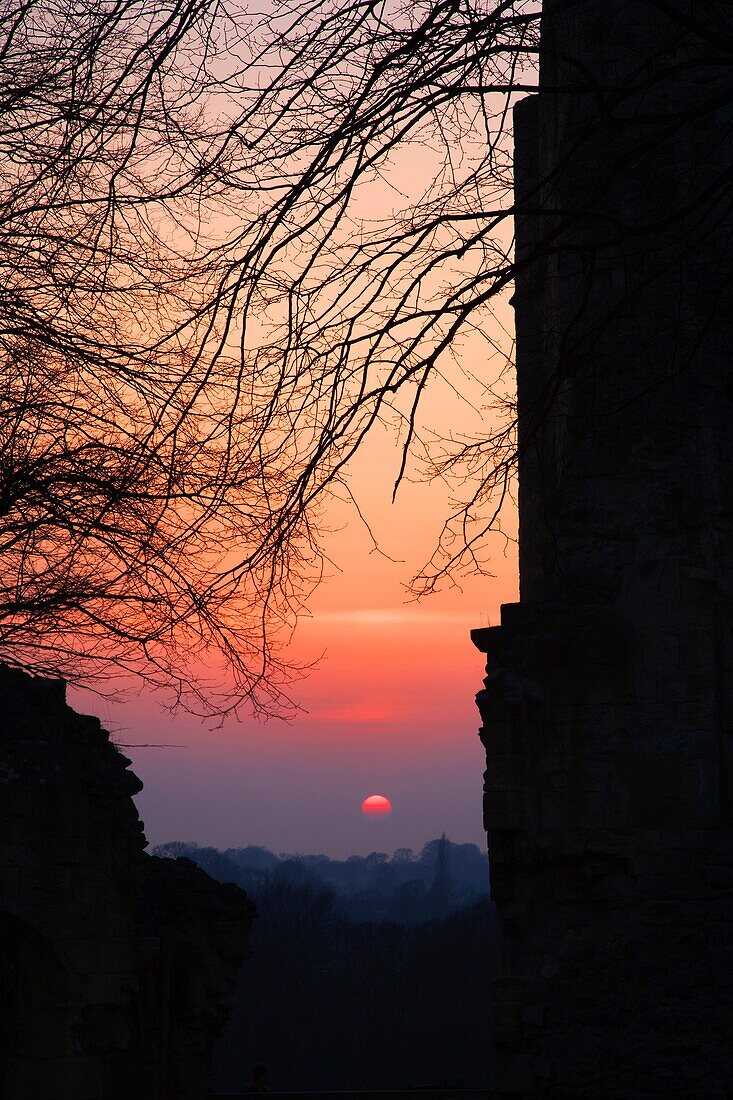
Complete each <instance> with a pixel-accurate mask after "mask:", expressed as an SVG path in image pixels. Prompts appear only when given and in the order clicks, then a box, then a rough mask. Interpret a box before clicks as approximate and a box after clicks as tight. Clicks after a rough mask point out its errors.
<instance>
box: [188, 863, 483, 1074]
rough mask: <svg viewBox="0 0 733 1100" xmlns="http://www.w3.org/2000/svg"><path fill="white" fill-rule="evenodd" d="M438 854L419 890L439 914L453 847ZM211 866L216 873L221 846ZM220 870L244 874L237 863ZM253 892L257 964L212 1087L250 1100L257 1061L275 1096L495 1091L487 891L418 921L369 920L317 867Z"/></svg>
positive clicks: (243, 978)
mask: <svg viewBox="0 0 733 1100" xmlns="http://www.w3.org/2000/svg"><path fill="white" fill-rule="evenodd" d="M426 848H427V850H428V852H429V853H430V858H432V861H433V870H432V872H431V873H430V874H429V875H427V876H426V878H427V883H426V885H425V889H424V893H421V892H420V891H419V890H417V888H414V889H415V891H416V892H417V893H418V894H419V895H420V897H422V899H423V905H424V913H425V914H426V915H429V914H430V912H431V908H430V906H431V905H437V904H443V901H444V899H443V901H441V899H440V898H439V897H438V899H437V900H436V893H437V894H439V892H440V886H441V877H445V872H446V868H445V854H446V848H445V845H444V846H443V848H442V853H441V848H440V845H438V844H437V843H434V844H433V846H432V848H431V847H430V846H426ZM199 851H202V850H199ZM191 854H193V855H194V856H195V854H196V853H195V851H193V852H192V853H191ZM205 858H206V860H207V868H208V870H209V871H210V873H216V868H215V866H214V864H215V860H214V858H213V855H212V850H208V853H207V855H206V856H205ZM427 858H428V857H426V862H427ZM397 862H398V863H399V862H400V860H399V859H398V861H397ZM454 862H457V861H455V860H454ZM382 866H383V864H382ZM218 869H219V873H220V874H222V875H223V876H226V875H227V874H231V862H230V861H228V860H223V861H222V862H221V863H220V865H219V868H218ZM362 871H363V868H362ZM382 875H383V879H384V878H385V872H382ZM455 878H457V874H456V876H454V881H455ZM436 881H437V884H438V888H437V890H436V885H435V884H436ZM249 891H250V895H251V896H252V897H253V900H254V901H255V903H256V905H257V909H258V913H259V916H258V918H257V920H256V921H255V928H254V932H253V935H252V957H251V958H250V959H249V960H248V961H247V962H246V963H245V965H244V967H243V968H242V971H241V973H240V979H239V985H238V989H237V1000H236V1006H235V1008H234V1011H233V1012H232V1015H231V1017H230V1019H229V1022H228V1024H227V1026H226V1029H225V1031H224V1033H223V1035H222V1037H221V1039H220V1040H219V1042H218V1044H217V1046H216V1048H215V1051H214V1062H213V1073H212V1077H211V1089H212V1091H214V1092H221V1093H245V1094H246V1093H247V1091H248V1089H249V1088H250V1087H252V1085H253V1083H254V1081H253V1071H252V1067H253V1066H254V1067H255V1068H257V1069H261V1068H262V1067H264V1066H267V1067H268V1073H267V1076H266V1078H262V1082H261V1083H262V1084H263V1085H264V1084H266V1085H267V1087H268V1088H269V1089H271V1090H272V1092H273V1093H277V1092H287V1091H293V1092H300V1091H304V1092H305V1091H309V1090H310V1091H312V1090H324V1091H327V1090H347V1091H351V1090H367V1089H373V1090H379V1089H385V1090H390V1089H404V1088H413V1089H421V1090H422V1089H430V1088H432V1089H445V1088H448V1087H450V1088H453V1087H455V1086H464V1087H468V1088H472V1089H485V1088H487V1087H488V1085H489V1080H490V1072H491V1021H490V988H491V976H492V974H493V973H494V972H495V969H496V965H497V958H496V956H497V944H498V929H497V922H496V915H495V911H494V907H493V905H492V904H491V902H490V901H489V900H488V898H487V897H486V896H484V897H483V898H482V899H481V900H478V901H474V902H473V903H470V904H468V905H463V906H459V907H458V908H454V909H453V911H452V912H449V913H448V915H447V916H445V917H443V918H436V917H433V918H432V919H428V920H424V921H423V922H421V923H420V922H415V915H416V914H415V909H414V908H410V907H408V906H406V907H405V910H404V911H405V915H406V917H408V919H409V923H408V922H400V921H399V920H396V919H392V920H381V921H379V920H371V921H358V920H354V919H353V911H352V915H351V919H349V917H348V916H347V913H346V912H345V909H346V910H348V909H349V905H348V901H349V899H348V897H347V898H346V899H345V900H346V902H347V904H346V906H344V905H343V901H344V898H342V897H341V896H339V895H337V894H336V893H335V892H334V891H333V890H331V889H330V888H329V887H328V886H326V885H324V884H323V882H322V881H319V880H318V879H317V878H315V876H314V875H313V874H312V873H311V872H310V870H309V868H308V864H307V862H305V861H300V862H298V861H281V862H280V864H279V865H278V866H276V867H275V868H274V869H271V870H268V871H266V872H264V873H263V874H262V876H261V877H260V878H259V880H258V881H257V882H256V883H254V884H252V882H250V884H249ZM398 893H399V888H398ZM388 898H389V895H382V896H381V902H380V904H382V905H388ZM372 902H373V903H374V904H376V902H374V898H373V897H372ZM393 911H394V912H396V911H398V910H393Z"/></svg>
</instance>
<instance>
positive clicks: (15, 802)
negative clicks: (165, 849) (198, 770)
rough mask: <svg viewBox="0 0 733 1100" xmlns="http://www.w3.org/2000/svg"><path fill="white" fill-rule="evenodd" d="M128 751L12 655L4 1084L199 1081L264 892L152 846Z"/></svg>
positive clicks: (4, 731)
mask: <svg viewBox="0 0 733 1100" xmlns="http://www.w3.org/2000/svg"><path fill="white" fill-rule="evenodd" d="M129 763H130V761H129V760H128V759H126V757H124V756H123V755H122V754H121V753H120V752H119V750H118V749H116V748H115V746H114V745H113V744H112V743H111V742H110V740H109V736H108V734H107V733H106V731H105V730H103V729H102V728H101V726H100V723H99V721H98V720H97V719H96V718H91V717H88V716H85V715H80V714H77V713H75V712H74V711H73V710H71V708H70V707H68V706H67V705H66V702H65V687H64V685H63V684H62V683H60V682H57V681H48V680H41V679H32V678H30V677H28V676H26V675H24V674H23V673H21V672H17V671H14V670H10V669H7V668H0V930H1V934H0V987H1V988H2V997H3V1008H4V1011H3V1014H2V1023H1V1024H0V1095H3V1096H7V1097H9V1098H15V1097H17V1098H19V1100H20V1098H21V1097H22V1098H23V1100H35V1098H38V1100H66V1098H67V1097H68V1098H70V1097H74V1100H101V1098H102V1097H103V1098H104V1100H116V1098H118V1097H119V1098H120V1100H122V1098H123V1097H124V1098H129V1097H145V1100H148V1098H150V1100H158V1098H160V1100H163V1098H165V1100H173V1098H176V1100H179V1098H181V1100H185V1098H194V1097H200V1096H201V1095H202V1094H203V1090H204V1083H205V1075H206V1060H207V1057H208V1054H209V1051H210V1049H211V1045H212V1043H213V1041H214V1038H215V1037H216V1035H217V1033H218V1031H219V1029H220V1027H221V1025H222V1024H223V1022H224V1019H225V1016H226V1012H227V1009H228V1005H229V1001H230V998H231V997H232V995H233V992H234V984H235V980H236V975H237V971H238V969H239V966H240V964H241V962H242V960H243V958H244V957H245V955H246V953H247V942H248V933H249V928H250V925H251V920H252V916H253V906H252V904H251V903H250V902H249V901H248V900H247V898H246V895H245V894H244V893H243V891H241V890H239V889H238V888H237V887H234V886H223V885H220V884H219V883H215V882H214V881H213V880H212V879H210V878H209V876H208V875H206V874H205V873H204V872H203V871H201V870H200V869H199V868H197V867H196V866H195V864H193V863H192V862H190V861H189V860H182V859H180V860H167V859H158V858H156V857H153V856H148V855H147V854H146V853H145V851H144V849H145V847H146V840H145V836H144V834H143V825H142V822H141V821H140V820H139V818H138V814H137V810H136V808H135V805H134V803H133V801H132V796H133V795H135V794H136V793H137V792H138V791H139V790H140V789H141V786H142V784H141V783H140V781H139V780H138V779H137V777H136V776H135V775H133V774H132V772H130V771H129V769H128V765H129Z"/></svg>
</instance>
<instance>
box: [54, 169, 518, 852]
mask: <svg viewBox="0 0 733 1100" xmlns="http://www.w3.org/2000/svg"><path fill="white" fill-rule="evenodd" d="M414 157H415V150H414V149H412V150H410V151H409V157H408V158H407V159H406V161H405V163H404V164H402V165H400V164H398V165H397V168H396V178H398V179H399V181H400V187H401V190H400V195H399V196H398V198H399V202H400V203H402V202H404V201H407V200H406V196H407V195H409V193H410V190H411V186H413V185H415V181H416V180H417V176H416V175H414V174H415V172H416V169H415V164H414ZM430 169H431V164H430V163H429V162H428V161H426V167H425V171H426V172H427V173H428V175H429V174H430V171H429V170H430ZM423 174H424V173H423ZM411 180H412V181H413V182H412V184H411ZM417 191H419V187H417ZM380 203H381V204H382V205H383V196H382V197H381V198H380V193H379V192H378V190H377V191H376V192H373V193H372V192H370V193H369V195H368V197H367V202H366V206H365V210H366V213H367V214H368V213H369V212H370V210H371V212H373V213H375V212H376V211H377V210H378V208H379V207H380ZM512 333H513V317H512V315H511V310H510V307H509V305H508V302H507V301H506V300H501V301H499V302H498V304H497V306H496V307H495V312H494V313H493V314H492V315H491V316H489V317H487V319H486V323H485V328H484V331H479V329H478V326H477V324H476V323H474V325H473V326H472V327H471V329H470V331H469V332H468V334H467V335H465V336H463V337H462V338H461V341H460V343H459V342H456V344H455V345H454V346H453V347H452V348H451V353H450V356H449V361H448V364H447V366H446V367H445V371H446V379H445V380H443V379H441V378H440V377H436V378H435V379H434V380H433V381H432V382H431V384H430V385H429V386H428V390H427V392H426V395H425V398H424V411H423V418H424V423H425V424H426V425H427V426H429V427H430V428H431V429H433V430H434V431H435V432H437V433H440V434H442V435H443V436H445V437H453V438H456V437H461V436H462V435H465V434H471V433H473V434H475V433H478V434H481V433H482V432H483V431H484V430H485V429H486V427H487V420H490V419H492V418H493V414H492V413H491V412H488V411H487V408H486V402H487V392H486V389H485V387H486V386H491V385H492V384H494V383H495V382H496V379H497V377H498V376H499V374H500V373H501V370H502V367H503V366H504V365H505V364H506V360H507V357H508V356H510V355H511V341H512ZM456 390H459V391H460V392H461V394H462V395H463V396H462V397H459V396H458V395H457V393H456V392H455V391H456ZM400 458H401V450H400V448H399V446H398V444H397V442H396V441H395V439H394V437H393V436H392V435H390V434H389V433H388V431H387V430H381V429H380V430H379V431H378V432H377V433H376V434H375V435H374V436H373V437H372V438H371V439H370V440H369V441H368V444H367V446H366V447H365V448H364V449H363V450H362V451H361V452H360V453H359V456H358V459H357V461H356V462H355V464H354V467H353V469H352V474H351V482H350V489H351V491H352V492H353V493H354V495H355V497H356V499H357V500H358V502H359V507H360V510H361V512H362V514H363V515H364V516H365V518H366V519H367V521H368V523H369V527H370V530H371V531H372V533H373V534H374V536H375V537H376V539H377V541H378V543H379V547H380V550H381V551H382V552H381V553H380V552H375V551H374V546H373V541H372V538H371V536H370V534H369V532H368V531H367V530H366V529H365V527H364V526H363V524H362V523H360V521H359V519H358V517H357V515H356V514H355V513H354V511H353V510H349V509H348V508H347V506H346V505H343V504H338V503H336V502H334V503H333V504H332V505H331V506H330V507H329V508H328V509H327V510H326V514H325V518H324V522H325V526H326V527H328V528H329V530H330V531H331V533H330V534H329V535H328V537H327V538H326V541H325V550H326V553H327V555H328V558H329V559H330V561H331V562H332V563H333V564H332V565H331V566H329V567H328V569H327V574H326V578H325V580H324V581H323V583H322V584H321V586H320V588H319V589H318V590H317V591H316V593H315V595H314V597H313V598H312V599H311V600H310V601H309V608H308V610H309V617H304V618H303V619H301V621H300V623H299V625H298V628H297V630H296V632H295V636H294V640H293V643H292V648H291V651H290V654H288V655H289V656H291V657H292V659H293V661H295V662H304V663H310V662H313V661H316V662H317V663H316V667H315V668H314V669H313V670H312V671H311V672H309V674H308V675H307V677H306V678H305V679H303V680H302V681H300V682H299V683H297V684H295V685H294V686H293V689H292V692H291V694H292V697H293V698H294V700H295V702H296V703H297V704H298V705H299V706H300V707H301V708H302V710H301V712H300V713H299V714H298V716H297V717H296V718H295V719H294V721H292V722H291V723H284V722H281V721H278V720H274V721H271V722H269V723H267V724H265V725H262V724H260V723H258V722H256V721H254V720H252V719H250V720H247V719H246V718H243V719H242V720H241V721H234V720H231V721H228V722H226V723H225V724H224V726H223V727H222V728H221V729H218V730H216V729H215V730H212V729H210V728H207V727H206V726H204V725H202V724H201V723H200V722H199V721H198V720H196V719H193V718H191V717H190V716H187V715H185V714H183V715H178V716H177V717H175V718H173V719H171V718H169V717H168V716H167V715H166V714H165V712H162V711H161V710H160V708H159V707H158V706H157V704H156V702H155V700H154V699H153V698H151V697H150V696H148V695H147V694H146V693H145V692H143V693H141V694H140V695H138V696H136V697H135V698H133V699H131V700H129V701H128V702H127V703H125V704H112V703H110V702H108V701H105V700H100V699H99V698H98V697H96V696H91V695H89V694H83V693H81V694H79V695H78V696H74V697H73V698H71V699H70V701H71V702H72V705H75V706H76V707H77V709H80V710H86V711H88V712H91V713H95V714H98V715H99V717H100V718H101V719H102V721H103V724H104V725H105V726H106V728H107V729H109V730H110V731H111V733H112V734H113V736H114V738H115V739H116V740H117V741H118V742H119V743H120V744H123V745H126V746H130V747H126V748H125V749H124V751H125V753H126V755H128V756H129V757H130V758H131V759H132V761H133V769H134V771H135V773H136V774H137V775H138V776H139V777H140V779H141V780H142V781H143V783H144V789H143V791H142V792H141V794H140V795H139V796H138V797H137V799H136V802H137V805H138V808H139V810H140V813H141V816H142V818H143V821H144V822H145V826H146V835H147V837H148V840H149V842H150V843H151V844H158V843H163V842H166V841H170V840H184V841H194V842H196V843H198V844H201V845H213V846H216V847H219V848H227V847H238V846H245V845H248V844H261V845H264V846H265V847H267V848H270V849H271V850H273V851H275V852H302V853H321V852H322V853H325V854H326V855H329V856H331V857H336V858H338V857H345V856H348V855H351V854H362V855H364V854H368V853H369V852H371V851H375V850H376V851H386V852H391V851H393V850H394V849H395V848H398V847H411V848H414V849H416V850H419V849H420V848H421V847H422V845H423V844H424V843H425V842H426V841H428V840H430V839H433V838H434V837H436V836H439V835H440V834H441V833H442V832H445V833H447V835H448V836H449V837H450V839H451V840H454V841H456V842H458V843H463V842H473V843H476V844H479V845H481V846H482V847H484V848H485V846H486V835H485V833H484V831H483V828H482V820H481V816H482V782H483V771H484V769H485V766H486V765H485V754H484V751H483V749H482V746H481V743H480V741H479V739H478V735H477V730H478V725H479V720H478V713H477V710H476V707H475V703H474V696H475V694H476V692H477V691H478V690H479V689H480V687H481V681H482V678H483V675H484V664H483V658H482V656H481V654H479V653H478V652H477V650H475V648H474V647H473V646H472V644H471V641H470V636H469V634H470V630H471V629H472V628H474V627H478V626H486V625H491V624H496V623H498V622H499V616H500V610H499V609H500V605H501V604H502V603H506V602H511V601H513V600H515V599H517V588H518V580H517V562H516V547H515V545H514V544H513V543H512V542H509V543H508V544H507V543H506V540H505V539H502V538H496V539H495V540H494V541H493V542H492V543H490V545H489V546H488V550H489V552H490V563H489V568H490V570H491V573H492V574H493V575H491V576H479V577H468V578H462V579H461V583H460V588H458V587H455V586H453V587H451V586H448V587H447V588H446V589H445V590H443V591H440V592H438V593H437V594H434V595H431V596H430V597H428V598H424V599H423V600H421V601H420V602H419V603H415V602H414V601H412V600H410V598H409V596H408V593H407V592H406V590H405V585H406V584H407V583H408V582H409V581H410V579H411V578H412V576H413V575H414V574H415V573H416V572H417V571H418V570H419V569H420V567H421V566H422V565H423V564H424V562H425V561H426V560H427V559H428V558H429V557H430V554H431V551H432V549H433V547H434V545H435V541H436V539H437V537H438V535H439V533H440V529H441V526H442V523H443V521H444V519H445V517H446V515H447V514H448V513H449V506H450V493H449V491H448V489H447V488H446V487H445V486H444V485H443V483H442V482H440V481H432V482H429V483H424V482H422V483H419V482H416V481H415V480H414V479H413V480H408V481H405V482H403V484H402V486H401V488H400V491H399V492H398V494H397V498H396V501H395V502H394V503H393V502H392V487H393V484H394V481H395V477H396V476H397V473H398V470H399V466H400ZM413 473H414V471H413ZM503 526H504V530H505V531H506V532H507V533H509V534H511V533H512V532H513V531H514V530H515V528H516V515H515V513H514V512H513V511H512V505H511V504H510V505H509V508H508V514H507V516H505V518H504V521H503ZM150 743H155V744H160V743H162V744H167V745H171V746H172V747H170V748H152V747H145V746H148V745H149V744H150ZM137 745H141V746H144V747H134V746H137ZM370 794H382V795H385V796H387V797H388V798H389V799H390V800H391V802H392V806H393V811H392V814H391V815H390V817H389V818H387V819H382V818H364V817H363V816H362V814H361V811H360V807H361V803H362V801H363V800H364V798H366V797H367V796H368V795H370Z"/></svg>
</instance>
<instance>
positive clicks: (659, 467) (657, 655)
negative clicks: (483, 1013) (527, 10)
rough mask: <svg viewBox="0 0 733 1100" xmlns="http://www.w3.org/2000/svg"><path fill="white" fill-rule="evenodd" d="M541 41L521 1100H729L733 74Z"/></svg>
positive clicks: (500, 705) (510, 1057)
mask: <svg viewBox="0 0 733 1100" xmlns="http://www.w3.org/2000/svg"><path fill="white" fill-rule="evenodd" d="M679 6H680V5H678V7H679ZM684 7H685V13H686V15H688V16H689V17H690V18H691V19H697V18H705V15H706V10H707V8H711V5H705V4H695V3H693V2H692V0H690V2H689V3H687V4H685V5H684ZM703 9H705V10H703ZM711 10H712V8H711ZM719 10H720V13H722V14H721V18H724V19H725V20H727V28H728V33H729V38H728V40H729V41H730V33H731V31H733V28H732V27H731V21H732V17H731V9H730V7H728V8H727V9H725V8H724V6H719ZM725 10H727V12H728V14H727V16H726V15H725ZM710 26H711V24H706V27H705V29H706V31H707V30H709V29H710ZM721 41H722V39H721ZM543 45H544V51H545V52H544V54H543V62H542V65H543V67H542V73H541V81H540V92H539V94H538V95H536V96H533V97H530V98H528V99H526V100H524V101H523V102H521V103H520V104H518V106H517V108H516V110H515V138H516V189H517V205H518V209H519V212H520V213H519V216H518V219H517V259H518V261H519V265H520V269H519V273H518V278H517V285H516V295H515V300H514V304H515V308H516V321H517V383H518V414H519V445H520V465H519V486H520V490H519V509H520V555H519V559H520V603H518V604H515V605H509V606H507V607H504V608H503V609H502V623H501V626H500V627H498V628H494V629H488V630H480V631H474V632H473V638H474V642H475V644H476V645H477V646H478V648H479V649H480V650H481V651H482V652H485V653H486V654H487V678H486V680H485V682H484V689H483V690H482V691H481V692H480V693H479V695H478V697H477V702H478V706H479V710H480V713H481V717H482V723H483V726H482V730H481V736H482V739H483V742H484V744H485V746H486V751H487V772H486V803H485V807H486V823H487V830H488V834H489V855H490V861H491V874H492V892H493V896H494V899H495V901H496V903H497V906H498V909H499V912H500V915H501V917H502V919H503V923H504V941H505V946H504V964H503V973H502V976H501V978H500V980H499V982H498V984H497V993H496V1015H497V1036H496V1045H497V1054H498V1060H499V1066H500V1069H499V1077H498V1081H497V1085H498V1091H499V1094H500V1095H504V1096H553V1097H559V1096H576V1095H577V1096H646V1095H649V1096H688V1095H689V1096H701V1097H702V1096H711V1097H712V1096H720V1097H722V1096H724V1095H727V1091H726V1090H727V1088H728V1087H729V1080H730V1077H729V1073H730V1069H731V1066H730V1063H729V1061H728V1059H727V1055H726V1053H725V1047H724V1044H723V1043H722V1042H721V1039H722V1033H723V1031H724V1029H725V1027H727V1026H729V1023H730V1019H731V1014H732V1013H733V1002H732V999H731V991H730V984H728V985H727V986H725V984H724V983H725V981H726V980H727V981H728V983H730V975H731V968H730V957H728V960H727V964H726V961H725V959H724V957H723V953H724V950H725V949H726V947H727V948H728V949H729V946H730V942H731V939H730V930H731V921H732V920H733V904H732V901H731V898H732V894H731V888H732V887H733V864H732V863H731V851H732V850H733V849H732V848H731V821H732V820H733V803H732V802H731V789H732V788H731V780H732V775H733V773H732V771H731V769H732V766H733V751H732V750H731V744H732V742H731V733H732V730H731V720H732V718H733V698H732V697H731V696H732V687H731V684H732V679H731V676H732V673H733V644H732V638H731V624H732V623H733V614H732V611H733V479H732V478H731V472H732V471H733V384H732V383H733V363H732V362H731V349H733V297H732V296H731V280H730V277H729V276H730V271H731V267H730V255H731V248H732V245H733V232H732V230H733V220H732V219H731V207H730V189H729V188H728V191H727V192H726V191H725V189H723V190H722V192H721V191H720V190H719V189H717V190H716V187H715V185H716V184H717V182H718V181H719V180H720V179H721V178H722V177H724V176H725V174H726V173H730V170H731V168H732V167H733V143H732V133H733V126H732V121H733V120H732V118H731V110H730V107H729V106H726V105H724V104H725V99H726V94H725V93H726V90H727V92H728V93H730V86H731V77H730V68H729V67H728V68H724V67H723V66H722V65H720V64H716V63H715V57H714V54H715V50H714V46H713V45H712V44H711V43H710V42H709V41H708V40H707V39H706V40H705V43H704V46H705V50H704V51H701V48H700V47H699V45H696V39H695V35H694V34H692V33H690V31H689V27H688V28H687V31H683V32H682V33H680V32H679V31H678V29H677V27H676V26H675V25H673V24H671V23H666V22H665V18H664V16H663V15H662V14H661V13H660V8H659V5H657V4H655V3H653V2H651V0H639V2H638V3H636V4H634V5H631V6H630V5H627V4H624V3H621V2H620V0H604V2H603V3H600V2H596V0H587V2H585V3H583V2H581V3H576V4H572V5H569V4H566V3H563V2H561V0H554V2H550V3H547V4H546V6H545V18H544V25H543ZM705 51H706V52H705ZM588 74H590V79H589V78H588ZM559 88H564V89H566V90H565V91H563V92H558V89H559ZM573 88H574V89H576V90H569V89H573ZM728 98H729V97H728ZM715 104H718V105H717V106H716V105H715ZM714 194H720V198H719V199H715V198H711V199H710V200H709V201H708V200H707V199H706V195H714ZM726 966H727V970H726ZM726 975H727V977H726Z"/></svg>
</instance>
